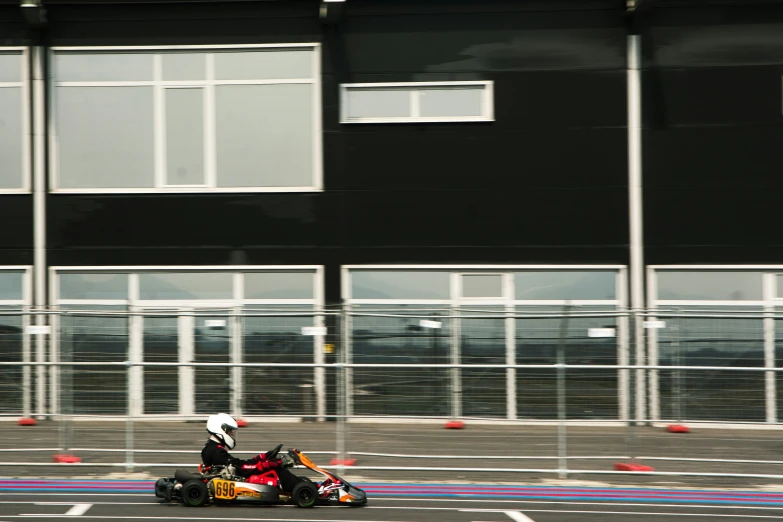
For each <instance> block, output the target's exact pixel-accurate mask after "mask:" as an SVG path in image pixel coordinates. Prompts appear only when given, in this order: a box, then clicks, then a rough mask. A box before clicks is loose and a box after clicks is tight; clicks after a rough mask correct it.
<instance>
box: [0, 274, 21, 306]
mask: <svg viewBox="0 0 783 522" xmlns="http://www.w3.org/2000/svg"><path fill="white" fill-rule="evenodd" d="M23 277H24V272H0V301H21V300H22V299H24V295H23V292H22V291H23Z"/></svg>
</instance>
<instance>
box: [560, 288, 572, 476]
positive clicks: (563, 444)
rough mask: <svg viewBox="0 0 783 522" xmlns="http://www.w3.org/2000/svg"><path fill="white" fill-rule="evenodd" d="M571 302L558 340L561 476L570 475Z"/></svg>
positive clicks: (564, 313)
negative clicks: (567, 366)
mask: <svg viewBox="0 0 783 522" xmlns="http://www.w3.org/2000/svg"><path fill="white" fill-rule="evenodd" d="M570 313H571V304H570V303H567V304H566V305H565V306H564V307H563V320H562V321H561V322H560V336H559V339H558V342H557V470H558V476H559V477H560V478H566V477H568V471H567V470H568V462H567V459H568V447H567V442H568V441H567V437H566V375H565V363H566V339H567V337H568V319H569V316H570Z"/></svg>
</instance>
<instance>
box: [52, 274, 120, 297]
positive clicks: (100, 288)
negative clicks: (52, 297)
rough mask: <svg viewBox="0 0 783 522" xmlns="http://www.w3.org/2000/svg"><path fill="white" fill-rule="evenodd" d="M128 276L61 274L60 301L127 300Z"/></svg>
mask: <svg viewBox="0 0 783 522" xmlns="http://www.w3.org/2000/svg"><path fill="white" fill-rule="evenodd" d="M127 298H128V274H117V273H112V272H75V273H74V272H68V273H61V274H60V299H127Z"/></svg>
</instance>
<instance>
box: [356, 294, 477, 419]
mask: <svg viewBox="0 0 783 522" xmlns="http://www.w3.org/2000/svg"><path fill="white" fill-rule="evenodd" d="M354 312H356V315H353V316H352V317H351V322H350V324H351V328H352V329H351V346H352V348H351V349H352V357H353V362H355V363H362V364H384V363H392V364H429V365H436V364H447V363H449V360H450V359H449V358H450V353H451V336H452V334H453V327H454V325H455V324H456V321H455V320H454V319H452V318H450V317H449V316H450V315H452V313H451V312H450V310H448V309H447V308H446V307H444V306H440V305H439V306H437V307H434V306H422V305H391V306H389V305H384V306H378V305H363V306H357V307H355V308H354ZM362 312H367V313H368V314H367V315H363V314H362ZM422 320H428V321H437V322H439V323H440V324H441V327H440V328H423V327H422V326H421V325H420V322H421V321H422ZM463 371H464V370H463ZM449 372H450V370H449V369H445V368H432V367H431V368H378V367H376V368H356V369H354V370H353V385H354V389H355V390H356V393H355V394H354V399H353V400H354V407H355V410H356V413H357V414H359V415H403V416H411V415H414V416H418V415H421V416H447V415H449V392H450V389H451V387H450V382H451V381H450V377H449V375H450V373H449ZM489 385H491V381H488V382H487V383H484V385H483V387H484V388H486V387H487V386H489Z"/></svg>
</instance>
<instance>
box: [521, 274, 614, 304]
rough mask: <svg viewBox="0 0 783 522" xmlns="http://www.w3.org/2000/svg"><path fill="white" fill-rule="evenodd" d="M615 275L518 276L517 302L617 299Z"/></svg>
mask: <svg viewBox="0 0 783 522" xmlns="http://www.w3.org/2000/svg"><path fill="white" fill-rule="evenodd" d="M616 280H617V274H616V272H608V271H607V272H594V271H589V272H587V271H585V272H571V271H562V272H561V271H557V272H517V273H515V274H514V293H515V294H516V299H517V300H520V301H522V300H530V301H535V300H548V299H551V300H566V299H573V300H576V299H616V298H617V297H616V296H617V293H616V292H617V291H616V288H615V285H616Z"/></svg>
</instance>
